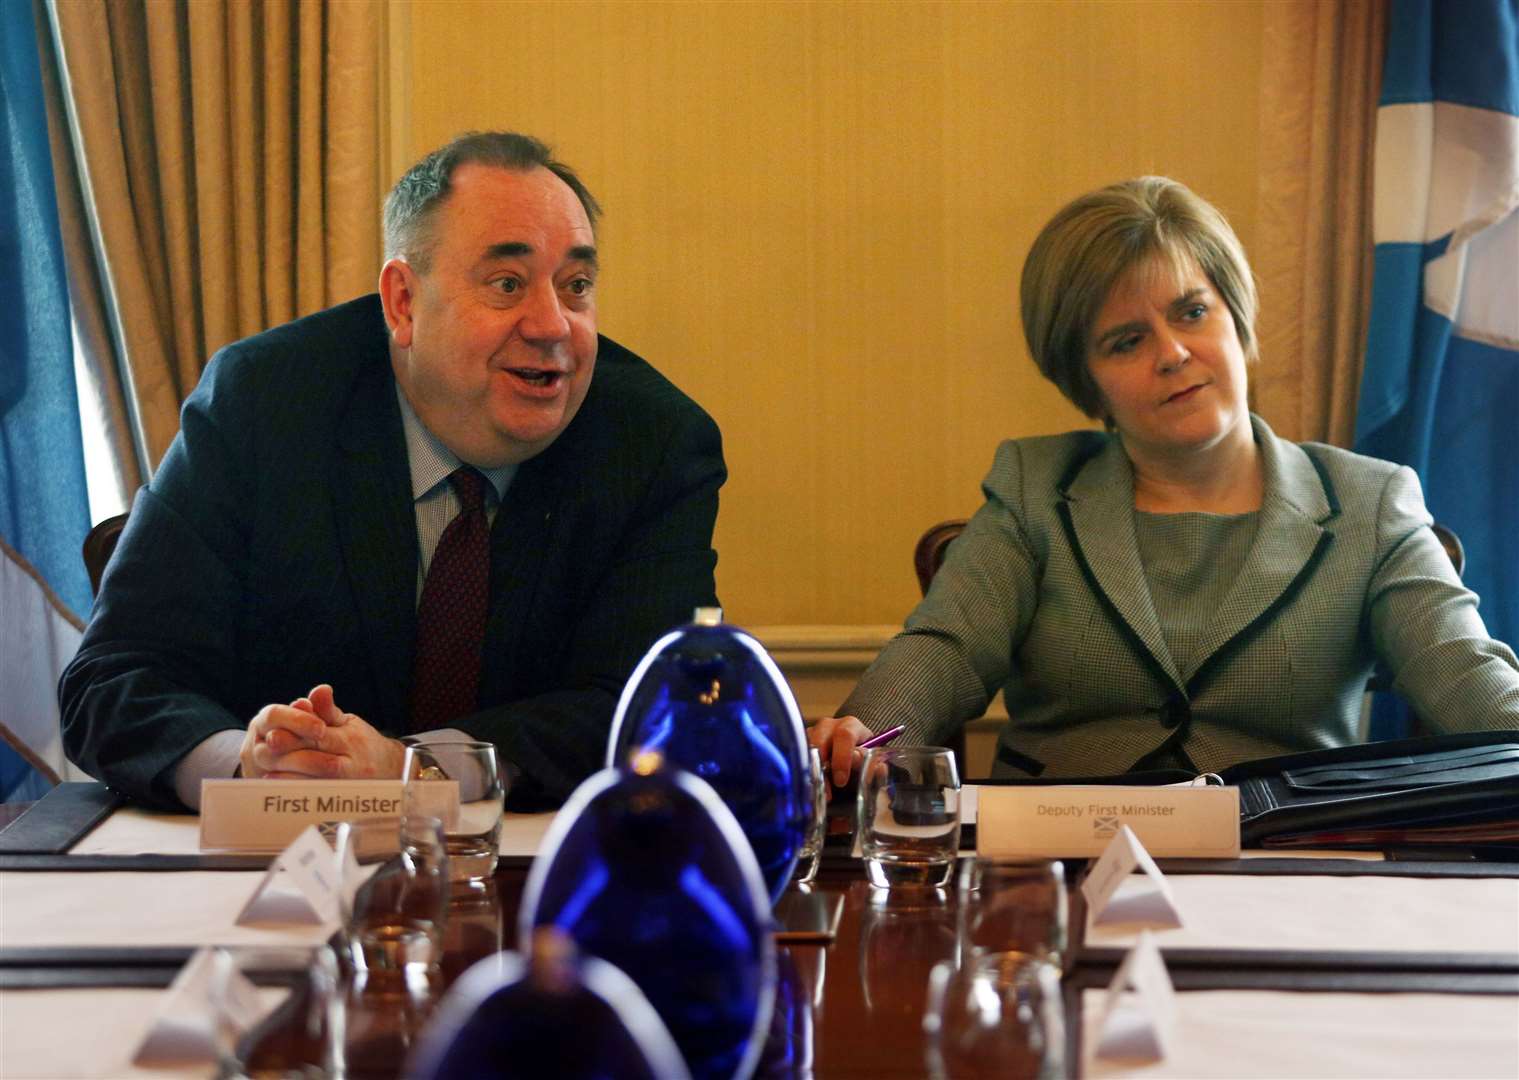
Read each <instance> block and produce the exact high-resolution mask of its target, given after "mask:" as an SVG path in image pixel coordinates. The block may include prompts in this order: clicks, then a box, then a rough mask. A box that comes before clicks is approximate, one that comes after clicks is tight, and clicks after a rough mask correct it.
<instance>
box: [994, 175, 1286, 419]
mask: <svg viewBox="0 0 1519 1080" xmlns="http://www.w3.org/2000/svg"><path fill="white" fill-rule="evenodd" d="M1154 258H1160V259H1163V260H1166V261H1168V262H1170V263H1172V264H1173V265H1175V264H1184V263H1186V262H1188V261H1195V262H1196V263H1197V265H1198V266H1199V267H1200V268H1201V269H1202V271H1203V273H1204V274H1206V275H1208V280H1209V281H1210V282H1211V283H1212V285H1213V288H1214V290H1215V291H1217V293H1218V294H1219V296H1220V297H1222V298H1223V301H1224V303H1225V304H1227V305H1228V307H1229V312H1230V314H1231V315H1233V316H1234V328H1235V332H1236V333H1237V334H1238V335H1239V340H1240V345H1241V346H1242V347H1243V349H1244V351H1245V357H1246V359H1249V360H1254V359H1255V355H1256V340H1255V311H1256V293H1255V278H1254V276H1253V275H1252V274H1251V273H1250V264H1249V263H1248V262H1246V261H1245V249H1244V248H1243V247H1241V246H1240V242H1239V237H1237V236H1235V235H1234V230H1233V229H1231V228H1230V227H1229V223H1228V222H1227V221H1225V220H1224V215H1222V214H1220V213H1219V212H1218V211H1217V210H1216V209H1214V207H1213V206H1212V205H1210V204H1209V203H1207V202H1206V201H1204V200H1203V199H1201V198H1199V197H1198V196H1197V195H1195V194H1193V193H1192V191H1191V190H1189V189H1188V188H1187V187H1186V186H1185V185H1182V184H1178V183H1177V182H1176V181H1175V180H1170V179H1167V178H1166V177H1164V176H1141V177H1138V178H1136V179H1134V180H1125V181H1123V182H1122V183H1119V184H1113V185H1112V186H1110V187H1105V188H1100V189H1098V190H1097V191H1093V192H1089V193H1088V194H1086V195H1083V196H1081V197H1080V198H1079V199H1077V200H1076V201H1074V202H1072V203H1069V204H1068V205H1067V206H1066V207H1065V208H1064V209H1062V210H1061V211H1060V212H1059V213H1058V214H1056V215H1055V216H1054V217H1053V218H1051V219H1050V222H1049V224H1048V225H1046V226H1045V227H1044V228H1043V229H1042V230H1040V233H1039V235H1038V236H1037V237H1036V238H1035V239H1034V246H1033V247H1032V248H1030V249H1029V253H1028V258H1027V259H1025V260H1024V263H1023V281H1022V284H1021V286H1020V289H1019V298H1020V302H1021V304H1020V306H1021V308H1022V312H1023V336H1024V338H1025V339H1026V340H1027V341H1028V347H1029V352H1030V353H1031V354H1033V357H1034V363H1036V364H1038V365H1039V370H1040V372H1041V373H1042V374H1043V375H1044V377H1045V378H1047V379H1049V380H1050V382H1052V383H1054V384H1055V385H1056V386H1057V387H1059V388H1060V392H1061V393H1062V394H1064V395H1065V396H1066V397H1067V398H1069V399H1070V401H1071V402H1072V403H1073V404H1074V405H1075V406H1076V407H1077V408H1078V409H1080V410H1081V411H1082V412H1084V413H1086V414H1087V415H1088V416H1091V417H1101V418H1103V419H1106V417H1105V415H1104V409H1103V405H1102V395H1101V394H1100V393H1099V392H1098V390H1097V384H1096V383H1095V382H1093V381H1092V376H1091V373H1090V372H1089V371H1088V370H1087V351H1088V348H1089V345H1090V339H1091V333H1092V323H1093V322H1094V321H1095V320H1096V318H1097V313H1098V311H1099V310H1100V309H1101V308H1102V305H1103V303H1104V301H1106V300H1107V297H1108V293H1109V291H1110V290H1111V289H1112V288H1113V285H1114V284H1115V283H1116V282H1117V281H1118V280H1119V279H1120V278H1121V277H1123V275H1124V274H1126V273H1127V272H1128V271H1129V270H1131V269H1132V268H1134V267H1135V266H1139V265H1142V264H1144V263H1146V262H1148V261H1150V260H1151V259H1154Z"/></svg>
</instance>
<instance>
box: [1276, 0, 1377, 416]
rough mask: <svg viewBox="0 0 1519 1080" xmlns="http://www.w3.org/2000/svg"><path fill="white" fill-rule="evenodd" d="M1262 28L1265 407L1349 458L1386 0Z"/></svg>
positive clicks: (1304, 4)
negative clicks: (1346, 451) (1344, 448)
mask: <svg viewBox="0 0 1519 1080" xmlns="http://www.w3.org/2000/svg"><path fill="white" fill-rule="evenodd" d="M1263 20H1264V26H1263V31H1264V38H1263V62H1262V74H1261V114H1260V115H1261V155H1260V160H1261V181H1260V185H1261V186H1260V218H1259V220H1260V228H1259V237H1258V240H1257V242H1256V251H1255V253H1254V258H1253V263H1254V267H1255V271H1256V274H1257V276H1258V278H1259V280H1260V288H1261V313H1260V318H1259V331H1260V346H1261V362H1260V364H1259V365H1258V366H1257V368H1256V369H1255V371H1254V372H1253V374H1252V379H1251V381H1252V385H1253V387H1254V396H1255V405H1256V407H1257V408H1258V409H1259V411H1260V412H1261V413H1262V415H1264V416H1265V417H1266V418H1267V419H1268V420H1269V421H1270V423H1271V425H1272V426H1273V427H1274V428H1275V429H1276V430H1277V431H1278V432H1279V433H1280V434H1282V435H1284V436H1286V437H1288V438H1291V439H1299V440H1302V439H1314V440H1319V441H1323V442H1329V443H1333V444H1335V445H1337V446H1349V445H1350V443H1351V440H1352V438H1353V436H1354V432H1355V410H1356V398H1357V394H1358V393H1359V387H1360V379H1361V362H1362V356H1363V354H1364V352H1365V341H1366V321H1367V315H1368V312H1369V310H1370V303H1371V268H1372V260H1371V226H1372V197H1371V196H1372V156H1373V142H1374V140H1373V133H1374V131H1375V124H1376V109H1377V95H1378V91H1379V87H1380V84H1381V72H1382V55H1383V42H1384V40H1385V38H1386V33H1387V0H1291V2H1284V3H1274V4H1267V5H1265V10H1264V13H1263Z"/></svg>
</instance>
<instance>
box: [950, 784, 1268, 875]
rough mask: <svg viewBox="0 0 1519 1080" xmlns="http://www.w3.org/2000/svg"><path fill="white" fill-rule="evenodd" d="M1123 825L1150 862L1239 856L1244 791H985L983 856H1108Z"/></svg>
mask: <svg viewBox="0 0 1519 1080" xmlns="http://www.w3.org/2000/svg"><path fill="white" fill-rule="evenodd" d="M1122 825H1127V826H1128V827H1129V828H1130V829H1132V830H1134V835H1135V836H1137V837H1139V842H1140V843H1142V844H1143V845H1144V846H1145V850H1146V851H1148V852H1149V853H1150V854H1151V855H1155V856H1158V857H1162V858H1166V857H1170V858H1178V857H1180V858H1201V859H1228V858H1234V857H1236V856H1238V855H1239V789H1238V788H1232V787H1158V788H1157V787H1122V786H1119V785H1116V784H1115V785H1107V784H1090V785H1088V784H1057V785H1051V786H1048V787H1044V786H1036V785H1030V786H1026V787H999V786H996V785H986V786H984V787H982V788H981V794H980V809H979V811H978V815H977V818H976V852H977V854H979V855H986V856H991V857H993V858H1014V859H1016V858H1040V859H1063V858H1075V857H1079V856H1088V855H1101V854H1102V853H1103V851H1104V850H1105V849H1106V848H1107V846H1108V842H1109V841H1111V840H1112V839H1113V837H1114V836H1115V835H1116V834H1117V833H1118V829H1119V827H1120V826H1122Z"/></svg>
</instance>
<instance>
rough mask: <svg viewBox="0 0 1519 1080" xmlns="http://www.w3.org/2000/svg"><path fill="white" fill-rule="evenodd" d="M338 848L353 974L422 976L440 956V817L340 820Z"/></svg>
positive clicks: (444, 872)
mask: <svg viewBox="0 0 1519 1080" xmlns="http://www.w3.org/2000/svg"><path fill="white" fill-rule="evenodd" d="M336 847H337V864H338V899H339V903H340V905H341V911H342V916H343V931H344V936H345V940H346V942H347V945H348V953H349V957H350V959H351V961H352V964H353V968H354V971H355V973H356V975H358V976H369V975H380V976H385V975H400V976H403V977H406V978H417V977H420V978H422V979H424V980H425V979H426V978H427V977H428V976H429V975H430V974H431V973H432V972H434V971H435V970H436V969H437V967H438V964H439V961H440V960H441V958H442V952H443V950H442V943H443V924H444V921H445V919H446V918H447V911H448V854H447V850H446V848H445V846H444V840H443V823H442V822H440V821H439V820H438V819H437V818H432V817H423V816H421V815H419V814H412V815H408V816H407V817H404V818H399V819H397V818H376V819H374V820H371V821H345V822H342V823H341V824H340V825H339V826H338V834H337V844H336Z"/></svg>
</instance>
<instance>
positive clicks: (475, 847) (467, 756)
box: [401, 741, 506, 881]
mask: <svg viewBox="0 0 1519 1080" xmlns="http://www.w3.org/2000/svg"><path fill="white" fill-rule="evenodd" d="M401 775H402V776H404V777H405V778H406V779H405V788H404V792H403V794H404V799H403V807H404V812H405V813H407V814H412V813H420V814H424V815H426V814H435V813H437V812H438V811H437V809H436V808H437V806H438V801H437V799H436V798H435V797H434V796H433V793H432V791H430V790H429V788H430V787H431V786H432V785H434V784H435V783H436V782H437V781H447V780H451V781H453V782H454V783H456V784H458V785H459V808H458V811H457V813H449V815H448V816H447V817H446V818H445V820H444V822H443V828H444V835H445V842H446V844H447V846H448V865H449V873H450V874H451V875H452V876H453V880H455V881H484V880H486V879H487V878H489V877H490V876H491V875H492V874H494V873H495V872H496V859H497V855H498V853H499V851H500V845H501V812H502V808H503V807H504V805H505V803H506V781H505V779H504V777H503V776H502V774H501V767H500V763H499V761H498V760H497V757H496V748H495V746H494V745H492V744H491V743H487V742H466V741H459V742H428V743H415V744H413V745H411V746H408V747H407V748H406V759H405V763H404V765H403V771H402V773H401Z"/></svg>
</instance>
